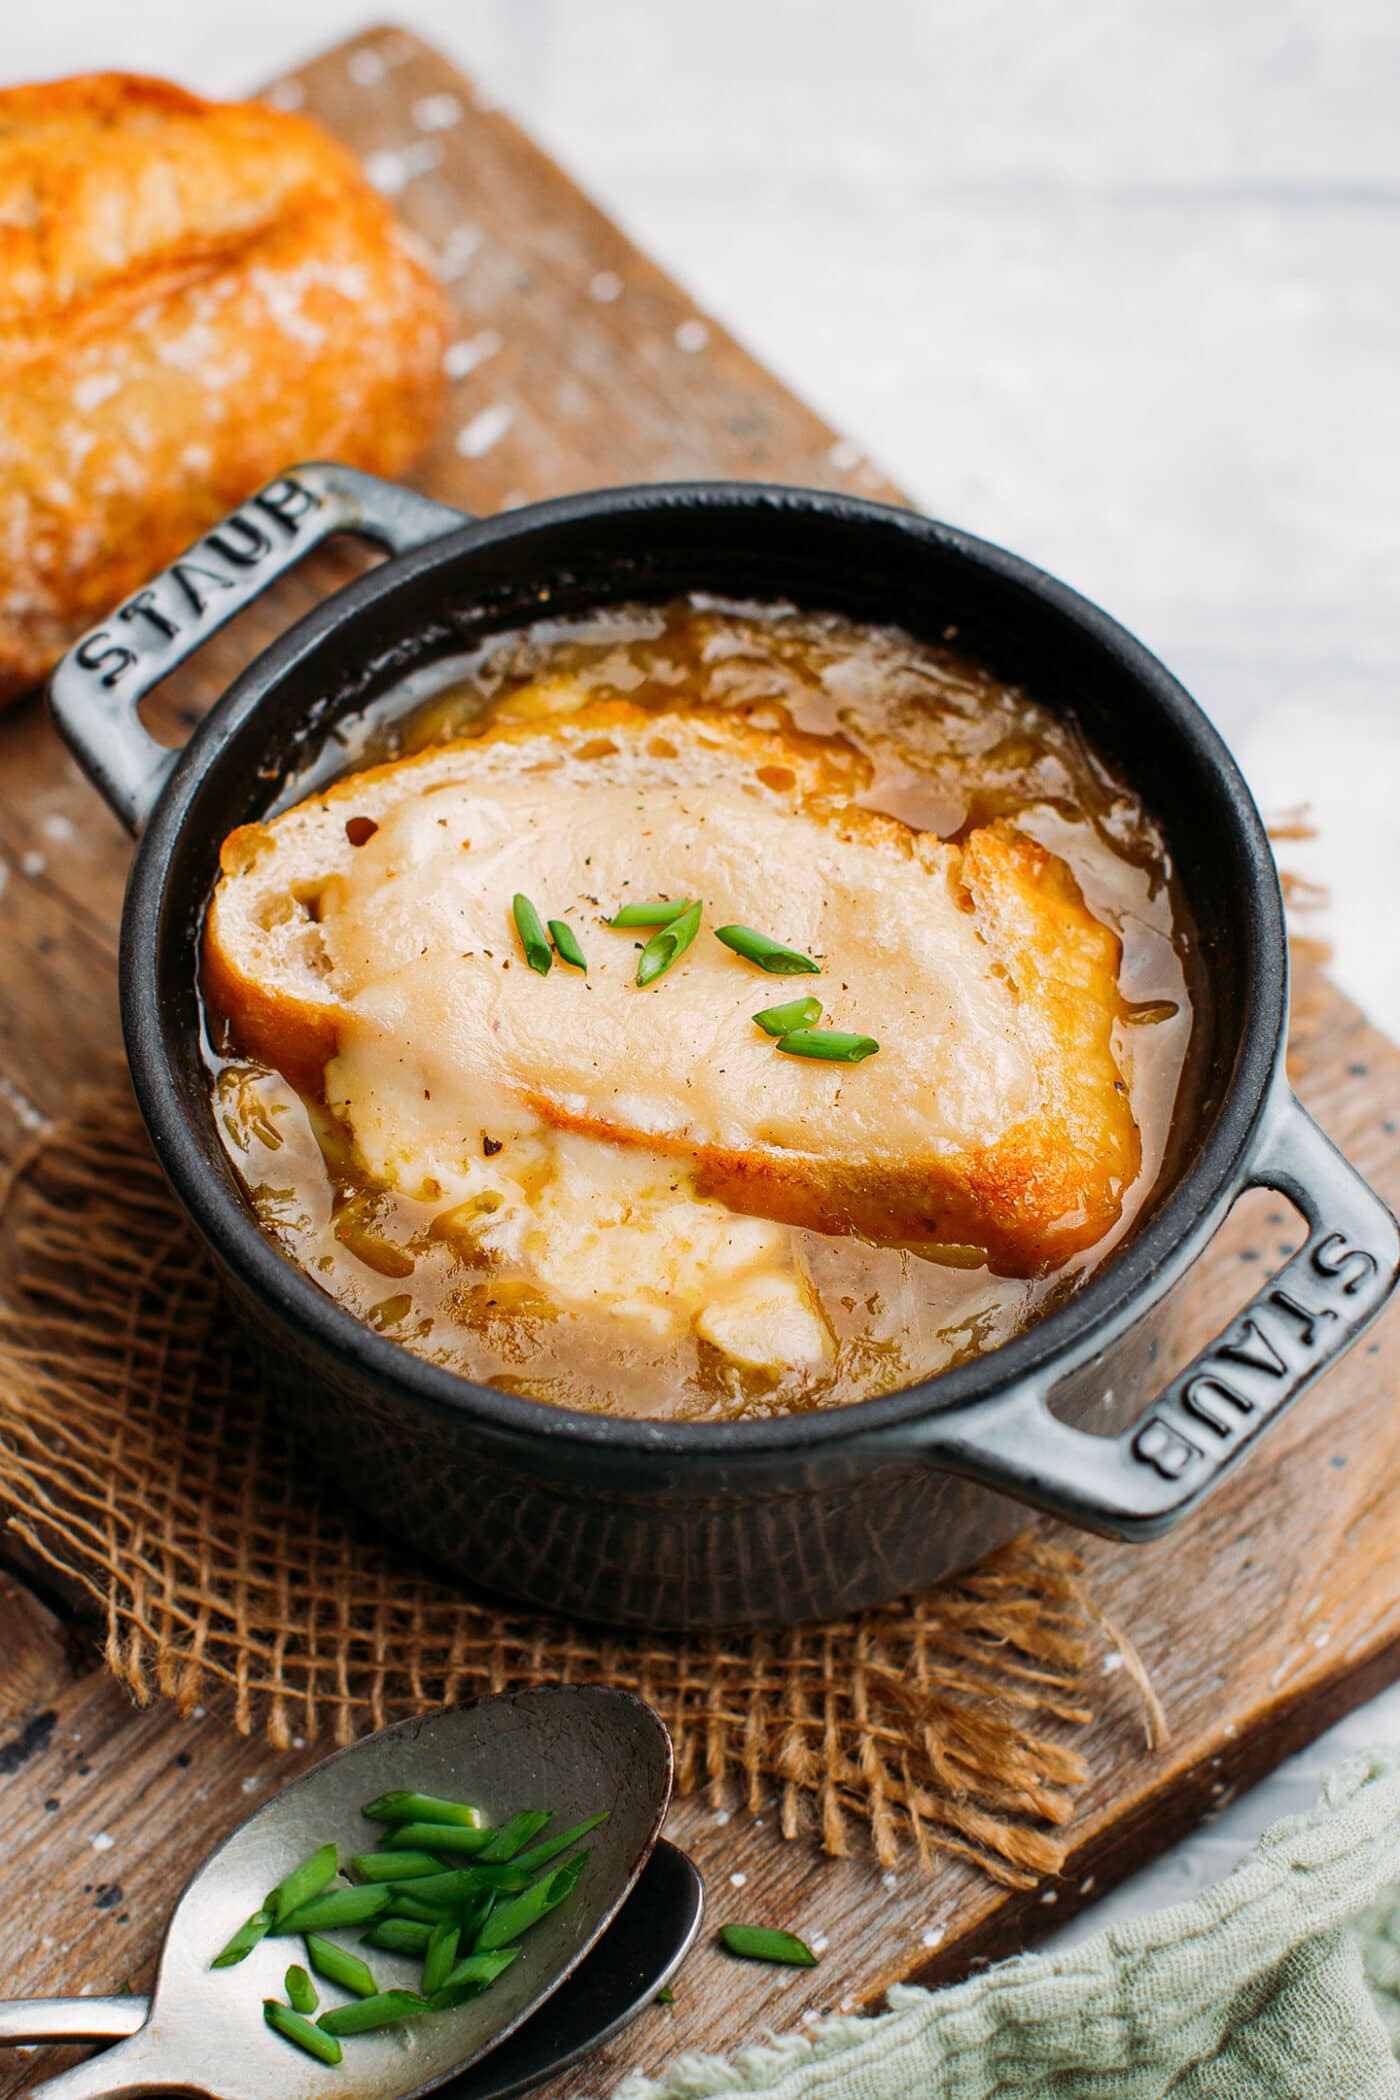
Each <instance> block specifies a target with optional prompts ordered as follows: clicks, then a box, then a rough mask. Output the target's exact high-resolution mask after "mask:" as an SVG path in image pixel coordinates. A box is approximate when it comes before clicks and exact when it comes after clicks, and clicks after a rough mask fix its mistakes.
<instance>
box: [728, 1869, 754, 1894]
mask: <svg viewBox="0 0 1400 2100" xmlns="http://www.w3.org/2000/svg"><path fill="white" fill-rule="evenodd" d="M748 1879H749V1877H748V1875H747V1874H743V1873H740V1872H739V1871H738V1870H737V1869H736V1870H735V1872H734V1873H732V1874H731V1875H730V1877H729V1886H730V1887H731V1888H732V1889H742V1888H746V1887H747V1886H748Z"/></svg>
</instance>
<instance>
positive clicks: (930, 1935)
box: [919, 1925, 948, 1947]
mask: <svg viewBox="0 0 1400 2100" xmlns="http://www.w3.org/2000/svg"><path fill="white" fill-rule="evenodd" d="M947 1931H948V1928H947V1926H946V1925H930V1926H929V1929H928V1931H927V1932H925V1933H923V1934H921V1936H920V1939H919V1945H920V1946H921V1947H937V1946H940V1945H941V1944H942V1942H943V1940H944V1938H945V1937H946V1935H947Z"/></svg>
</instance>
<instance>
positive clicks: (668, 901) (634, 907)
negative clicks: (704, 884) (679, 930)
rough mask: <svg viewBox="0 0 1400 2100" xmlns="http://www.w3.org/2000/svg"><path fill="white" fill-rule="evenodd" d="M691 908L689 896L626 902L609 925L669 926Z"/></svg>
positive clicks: (609, 921)
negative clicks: (647, 902) (632, 902)
mask: <svg viewBox="0 0 1400 2100" xmlns="http://www.w3.org/2000/svg"><path fill="white" fill-rule="evenodd" d="M689 910H690V899H689V897H667V898H663V899H660V900H654V901H653V902H652V903H650V904H624V905H623V907H622V909H621V911H620V912H618V913H616V914H615V915H614V917H612V918H611V919H609V920H608V924H609V926H621V927H623V928H626V927H628V926H669V925H670V924H671V921H672V920H673V919H678V918H679V917H680V915H681V913H682V912H683V911H689Z"/></svg>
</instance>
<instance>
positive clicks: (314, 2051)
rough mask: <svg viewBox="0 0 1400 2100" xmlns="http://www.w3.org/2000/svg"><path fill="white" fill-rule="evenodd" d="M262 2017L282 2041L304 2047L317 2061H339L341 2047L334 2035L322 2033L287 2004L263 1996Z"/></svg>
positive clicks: (327, 2062)
mask: <svg viewBox="0 0 1400 2100" xmlns="http://www.w3.org/2000/svg"><path fill="white" fill-rule="evenodd" d="M263 2018H264V2019H265V2020H266V2022H267V2024H268V2026H269V2027H271V2028H273V2029H275V2031H276V2032H277V2033H278V2034H280V2035H281V2036H282V2038H283V2040H284V2041H288V2042H295V2043H296V2045H297V2047H298V2049H304V2050H305V2051H306V2053H307V2055H308V2056H314V2057H315V2058H316V2060H317V2062H318V2063H323V2064H338V2063H339V2062H340V2058H341V2048H340V2044H339V2042H338V2041H337V2040H336V2038H335V2036H334V2035H333V2034H323V2033H322V2031H321V2029H320V2028H319V2027H313V2026H312V2024H311V2022H310V2020H304V2019H303V2018H302V2016H301V2014H300V2013H296V2012H293V2011H292V2009H291V2007H290V2006H289V2005H279V2004H278V2002H277V2000H276V1999H275V1998H264V1999H263Z"/></svg>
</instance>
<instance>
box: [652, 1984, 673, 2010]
mask: <svg viewBox="0 0 1400 2100" xmlns="http://www.w3.org/2000/svg"><path fill="white" fill-rule="evenodd" d="M656 2002H657V2004H658V2005H674V2004H675V2002H676V1994H675V1992H674V1991H673V1990H672V1989H671V1986H670V1984H669V1983H663V1984H662V1986H661V1988H660V1990H659V1991H658V1992H657V1994H656Z"/></svg>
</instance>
